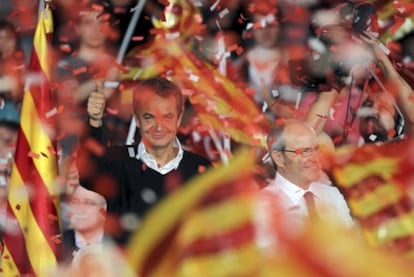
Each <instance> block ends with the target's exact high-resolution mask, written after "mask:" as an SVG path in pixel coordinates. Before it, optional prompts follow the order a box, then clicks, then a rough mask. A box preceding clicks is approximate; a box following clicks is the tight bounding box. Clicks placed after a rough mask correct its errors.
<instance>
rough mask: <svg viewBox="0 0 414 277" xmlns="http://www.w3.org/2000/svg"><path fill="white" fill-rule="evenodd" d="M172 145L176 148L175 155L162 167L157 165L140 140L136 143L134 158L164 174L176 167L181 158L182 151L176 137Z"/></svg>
mask: <svg viewBox="0 0 414 277" xmlns="http://www.w3.org/2000/svg"><path fill="white" fill-rule="evenodd" d="M174 147H176V148H178V153H177V156H175V157H174V158H173V159H172V160H171V161H169V162H168V163H167V164H165V165H164V166H162V167H159V166H158V163H157V161H156V160H155V158H154V156H153V155H151V154H150V153H148V152H147V150H146V149H145V145H144V143H143V142H142V141H141V142H140V143H139V144H138V153H137V155H136V158H137V159H138V160H141V161H142V162H143V163H145V164H146V165H147V167H149V168H151V169H153V170H155V171H157V172H158V173H160V174H162V175H165V174H167V173H169V172H170V171H172V170H175V169H177V168H178V166H179V165H180V162H181V160H182V158H183V153H184V151H183V148H182V146H181V143H180V141H179V140H178V138H175V140H174Z"/></svg>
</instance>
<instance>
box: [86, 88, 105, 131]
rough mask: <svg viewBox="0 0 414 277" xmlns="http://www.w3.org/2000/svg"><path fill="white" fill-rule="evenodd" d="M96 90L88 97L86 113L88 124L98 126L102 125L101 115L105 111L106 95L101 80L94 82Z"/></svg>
mask: <svg viewBox="0 0 414 277" xmlns="http://www.w3.org/2000/svg"><path fill="white" fill-rule="evenodd" d="M96 88H97V89H96V91H94V92H92V93H91V94H90V95H89V97H88V107H87V110H88V115H89V124H90V125H91V126H92V127H100V126H101V125H102V117H103V114H104V111H105V105H106V97H105V94H104V92H103V83H102V81H97V82H96Z"/></svg>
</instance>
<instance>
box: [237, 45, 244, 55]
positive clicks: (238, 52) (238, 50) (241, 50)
mask: <svg viewBox="0 0 414 277" xmlns="http://www.w3.org/2000/svg"><path fill="white" fill-rule="evenodd" d="M243 52H244V48H243V47H241V46H239V47H237V49H236V54H237V56H240V55H241V54H243Z"/></svg>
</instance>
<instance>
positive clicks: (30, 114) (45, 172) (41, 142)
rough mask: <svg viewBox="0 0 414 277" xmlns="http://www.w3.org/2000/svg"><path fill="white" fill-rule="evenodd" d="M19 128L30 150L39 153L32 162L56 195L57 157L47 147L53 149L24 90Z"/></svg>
mask: <svg viewBox="0 0 414 277" xmlns="http://www.w3.org/2000/svg"><path fill="white" fill-rule="evenodd" d="M20 120H21V128H22V131H23V133H24V134H25V136H26V139H27V141H28V143H29V147H30V149H31V151H32V152H33V153H35V154H38V155H40V156H39V158H33V162H34V164H35V167H36V169H37V171H38V172H39V175H40V176H41V177H42V180H43V182H44V183H45V185H46V187H47V190H48V191H49V194H50V195H57V194H58V193H59V192H58V191H57V189H58V186H57V185H56V184H55V180H56V176H57V174H58V171H57V158H56V155H52V154H51V153H50V152H49V150H48V148H50V149H54V148H53V145H52V143H51V140H50V138H49V136H48V134H47V133H46V131H45V128H46V127H45V126H43V125H42V124H41V121H40V118H39V115H38V114H37V110H36V107H35V105H34V101H33V98H32V95H31V93H29V92H26V95H25V97H24V100H23V107H22V113H21V118H20ZM40 153H44V154H46V155H47V156H48V157H47V158H46V157H44V156H42V155H41V154H40Z"/></svg>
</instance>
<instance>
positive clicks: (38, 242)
mask: <svg viewBox="0 0 414 277" xmlns="http://www.w3.org/2000/svg"><path fill="white" fill-rule="evenodd" d="M52 33H53V20H52V13H51V10H50V9H49V7H46V8H45V9H44V10H43V11H41V12H40V14H39V20H38V24H37V27H36V30H35V34H34V39H33V50H32V55H31V59H30V65H29V77H28V80H27V83H26V91H25V94H24V97H23V105H22V111H21V123H20V124H21V125H20V128H19V132H18V139H17V146H16V152H15V158H14V164H13V170H12V176H11V181H10V189H9V196H8V207H7V219H6V220H7V221H6V227H7V228H6V230H5V231H4V252H3V255H2V272H3V275H2V276H4V277H7V276H26V275H28V276H29V275H30V276H45V275H46V272H49V271H50V270H53V269H54V267H55V266H56V265H57V256H58V253H59V248H60V224H59V215H58V214H59V197H58V192H57V190H56V183H55V178H56V177H57V174H58V164H57V154H56V147H55V139H54V137H55V130H54V118H55V116H56V113H57V111H56V107H55V106H54V103H53V97H52V94H51V90H50V80H51V57H52V52H51V50H52V48H51V40H52Z"/></svg>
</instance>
